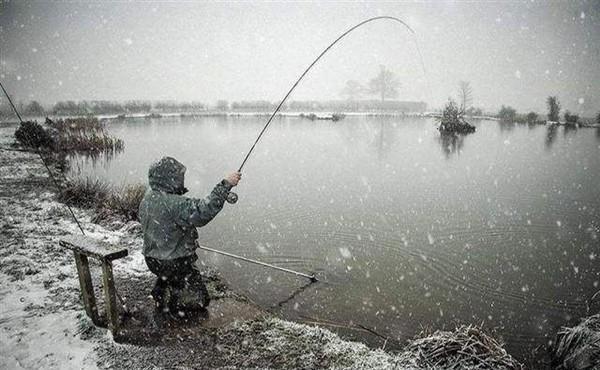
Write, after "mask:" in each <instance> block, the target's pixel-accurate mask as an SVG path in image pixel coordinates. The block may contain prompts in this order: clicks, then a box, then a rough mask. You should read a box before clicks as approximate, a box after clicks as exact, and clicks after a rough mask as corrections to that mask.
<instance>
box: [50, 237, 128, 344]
mask: <svg viewBox="0 0 600 370" xmlns="http://www.w3.org/2000/svg"><path fill="white" fill-rule="evenodd" d="M59 244H60V246H62V247H65V248H68V249H71V250H72V251H73V253H74V254H75V264H76V265H77V274H78V275H79V285H80V286H81V296H82V298H83V305H84V307H85V312H86V314H87V315H88V316H89V317H90V318H91V319H92V321H93V322H94V324H96V325H98V326H104V324H105V322H108V328H109V329H110V331H111V332H112V333H113V336H116V335H118V331H119V312H118V308H117V292H116V290H115V281H114V277H113V270H112V261H113V260H116V259H119V258H123V257H125V256H127V254H128V252H127V249H126V248H119V247H116V246H114V245H111V244H108V243H106V242H103V241H100V240H97V239H93V238H90V237H86V236H83V235H68V236H65V237H63V238H61V240H60V241H59ZM88 257H92V258H96V259H98V260H99V261H100V262H101V263H102V280H103V283H104V301H105V306H106V321H103V320H102V319H101V318H100V317H99V315H98V308H97V306H96V296H95V294H94V286H93V285H92V277H91V274H90V266H89V262H88Z"/></svg>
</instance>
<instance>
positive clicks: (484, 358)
mask: <svg viewBox="0 0 600 370" xmlns="http://www.w3.org/2000/svg"><path fill="white" fill-rule="evenodd" d="M400 357H401V358H402V359H403V360H404V361H405V362H408V363H413V364H416V365H418V366H419V367H420V368H426V369H430V368H431V369H506V370H512V369H523V365H521V364H520V363H519V362H517V361H516V360H515V359H514V358H513V357H512V356H510V355H509V354H508V353H507V352H506V350H505V349H504V348H503V347H502V345H501V343H499V342H498V341H496V340H495V339H494V338H492V337H491V336H489V335H487V334H485V333H484V332H483V331H482V330H481V329H480V328H478V327H475V326H472V325H469V326H464V325H463V326H460V327H458V328H457V329H455V330H454V331H436V332H434V333H433V334H429V335H425V336H423V337H422V338H419V339H415V340H412V341H411V342H410V343H409V345H408V346H406V347H405V348H404V351H403V353H402V354H401V355H400Z"/></svg>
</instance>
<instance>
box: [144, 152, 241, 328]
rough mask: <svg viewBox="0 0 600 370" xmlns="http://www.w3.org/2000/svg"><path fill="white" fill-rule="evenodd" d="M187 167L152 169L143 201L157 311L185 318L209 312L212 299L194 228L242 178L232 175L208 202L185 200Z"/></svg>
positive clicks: (165, 162) (165, 164)
mask: <svg viewBox="0 0 600 370" xmlns="http://www.w3.org/2000/svg"><path fill="white" fill-rule="evenodd" d="M184 176H185V166H184V165H183V164H181V163H179V162H178V161H177V160H176V159H175V158H171V157H163V158H161V159H160V160H159V161H158V162H156V163H154V164H152V165H151V166H150V170H149V171H148V180H149V183H150V189H149V190H148V191H147V192H146V194H145V195H144V198H143V199H142V202H141V203H140V208H139V216H140V221H141V224H142V231H143V233H144V248H143V252H142V253H143V255H144V257H145V259H146V264H147V265H148V268H149V269H150V271H152V273H154V274H155V275H156V276H157V279H156V284H155V286H154V289H152V297H153V298H154V301H155V302H156V308H157V310H158V312H164V313H169V312H170V313H171V314H173V315H179V316H184V315H185V312H186V311H193V310H199V309H205V308H206V307H208V304H209V302H210V298H209V296H208V292H207V290H206V287H205V286H204V283H203V282H202V277H201V275H200V272H199V271H198V270H196V268H195V267H194V264H195V262H196V260H197V258H198V257H197V255H196V253H195V250H196V239H197V238H198V232H197V230H196V227H201V226H204V225H206V224H207V223H208V222H210V221H211V220H212V219H213V218H214V217H215V216H216V215H217V214H218V213H219V212H220V211H221V209H223V204H224V203H225V200H226V198H227V194H228V193H229V191H230V190H231V188H232V187H234V186H236V185H237V184H238V182H239V181H240V178H241V173H240V172H232V173H231V174H229V175H227V176H226V177H225V179H223V180H222V181H221V182H220V183H218V184H217V185H216V186H215V187H214V189H213V190H212V192H211V193H210V194H209V195H208V196H207V197H206V198H204V199H194V198H188V197H185V196H183V194H185V193H186V192H187V189H186V188H185V187H184Z"/></svg>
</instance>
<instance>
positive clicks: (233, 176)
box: [225, 171, 242, 186]
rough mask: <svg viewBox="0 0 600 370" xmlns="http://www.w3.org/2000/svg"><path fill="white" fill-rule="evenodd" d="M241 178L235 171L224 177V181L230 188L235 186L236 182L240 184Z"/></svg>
mask: <svg viewBox="0 0 600 370" xmlns="http://www.w3.org/2000/svg"><path fill="white" fill-rule="evenodd" d="M241 178H242V174H241V173H240V172H238V171H235V172H232V173H230V174H229V175H227V176H225V181H227V182H228V183H229V184H230V185H231V186H236V185H237V184H238V182H240V179H241Z"/></svg>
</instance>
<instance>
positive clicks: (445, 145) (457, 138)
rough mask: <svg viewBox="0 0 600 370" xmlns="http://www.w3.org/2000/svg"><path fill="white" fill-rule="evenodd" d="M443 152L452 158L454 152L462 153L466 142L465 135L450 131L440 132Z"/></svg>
mask: <svg viewBox="0 0 600 370" xmlns="http://www.w3.org/2000/svg"><path fill="white" fill-rule="evenodd" d="M437 141H438V142H439V144H440V146H441V147H442V152H443V153H444V154H445V155H446V158H447V159H448V158H450V157H451V156H452V155H453V154H456V155H460V153H461V152H462V148H463V146H464V144H465V136H464V135H455V134H448V133H440V135H439V136H438V138H437Z"/></svg>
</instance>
